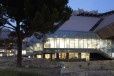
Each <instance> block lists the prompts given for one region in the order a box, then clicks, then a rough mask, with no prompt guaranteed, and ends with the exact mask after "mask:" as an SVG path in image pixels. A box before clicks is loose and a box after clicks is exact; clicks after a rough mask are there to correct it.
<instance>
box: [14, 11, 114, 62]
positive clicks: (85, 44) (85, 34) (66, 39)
mask: <svg viewBox="0 0 114 76" xmlns="http://www.w3.org/2000/svg"><path fill="white" fill-rule="evenodd" d="M113 32H114V11H110V12H106V13H98V12H97V11H90V12H87V11H84V10H82V9H79V10H78V11H74V12H73V13H72V15H71V17H70V19H69V20H68V21H66V22H65V23H64V24H63V25H62V26H61V27H59V29H58V30H57V31H55V32H54V33H51V34H47V35H46V42H45V43H42V42H41V40H38V39H36V37H34V36H31V37H29V38H26V39H24V40H23V55H25V56H27V57H29V58H30V57H36V58H46V59H53V60H67V61H68V60H69V61H70V60H71V61H72V60H73V61H81V60H84V61H89V60H104V59H113V57H114V49H113V48H114V40H113V38H114V33H113ZM14 55H15V54H14Z"/></svg>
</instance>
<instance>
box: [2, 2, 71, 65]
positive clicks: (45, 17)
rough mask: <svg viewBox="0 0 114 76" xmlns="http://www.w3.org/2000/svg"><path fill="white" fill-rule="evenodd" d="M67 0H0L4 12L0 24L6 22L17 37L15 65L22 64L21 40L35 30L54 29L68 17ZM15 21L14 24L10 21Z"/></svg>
mask: <svg viewBox="0 0 114 76" xmlns="http://www.w3.org/2000/svg"><path fill="white" fill-rule="evenodd" d="M67 3H68V0H2V1H1V6H2V7H5V13H3V16H2V17H1V18H0V23H3V24H2V25H1V26H5V24H8V25H9V26H10V27H8V26H5V27H7V28H10V29H12V30H13V31H12V32H13V35H14V37H15V38H16V39H17V40H16V41H17V51H18V53H17V66H19V67H20V66H21V65H22V64H21V63H22V40H23V39H24V38H26V37H28V36H31V35H32V34H34V33H35V32H38V33H42V34H43V35H45V34H46V33H49V32H53V31H55V30H56V29H57V28H58V27H59V26H61V25H62V24H63V23H64V22H65V21H66V20H68V19H69V17H70V15H71V13H72V9H71V8H70V7H69V6H68V5H67ZM14 21H16V26H15V25H13V24H12V23H11V22H14Z"/></svg>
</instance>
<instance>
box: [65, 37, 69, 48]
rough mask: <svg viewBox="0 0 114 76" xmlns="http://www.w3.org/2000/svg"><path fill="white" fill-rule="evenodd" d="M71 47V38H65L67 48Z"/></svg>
mask: <svg viewBox="0 0 114 76" xmlns="http://www.w3.org/2000/svg"><path fill="white" fill-rule="evenodd" d="M69 47H70V41H69V38H65V48H69Z"/></svg>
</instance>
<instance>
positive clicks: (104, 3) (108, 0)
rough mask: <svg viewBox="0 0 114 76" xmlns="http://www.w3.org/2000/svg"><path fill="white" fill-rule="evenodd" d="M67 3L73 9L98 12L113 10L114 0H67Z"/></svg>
mask: <svg viewBox="0 0 114 76" xmlns="http://www.w3.org/2000/svg"><path fill="white" fill-rule="evenodd" d="M68 5H69V6H71V8H73V9H74V10H77V9H78V8H80V9H85V10H88V11H91V10H98V11H99V12H107V11H111V10H114V0H69V4H68Z"/></svg>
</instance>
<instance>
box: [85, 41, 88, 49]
mask: <svg viewBox="0 0 114 76" xmlns="http://www.w3.org/2000/svg"><path fill="white" fill-rule="evenodd" d="M87 47H88V46H87V39H84V48H87Z"/></svg>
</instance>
